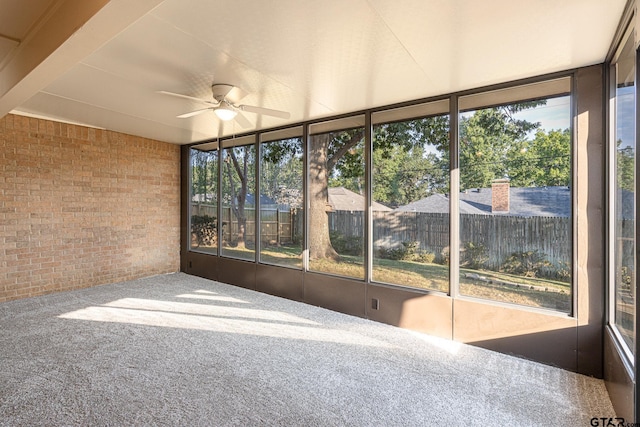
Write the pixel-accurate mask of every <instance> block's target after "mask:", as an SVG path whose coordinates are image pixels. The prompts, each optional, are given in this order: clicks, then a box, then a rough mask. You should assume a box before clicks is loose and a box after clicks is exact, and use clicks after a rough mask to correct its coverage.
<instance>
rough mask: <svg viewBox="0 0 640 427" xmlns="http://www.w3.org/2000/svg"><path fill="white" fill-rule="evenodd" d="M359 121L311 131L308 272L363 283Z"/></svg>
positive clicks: (361, 136) (318, 126) (352, 119)
mask: <svg viewBox="0 0 640 427" xmlns="http://www.w3.org/2000/svg"><path fill="white" fill-rule="evenodd" d="M363 124H364V117H363V116H358V117H350V118H348V119H341V120H334V121H330V122H323V123H318V124H314V125H311V126H310V129H309V133H310V135H311V137H310V143H309V153H308V159H309V160H308V161H309V179H308V194H309V202H308V204H309V217H308V218H309V226H308V229H309V238H308V248H309V269H310V270H313V271H320V272H326V273H332V274H338V275H342V276H347V277H354V278H359V279H363V278H364V256H363V255H364V224H365V215H364V213H365V206H366V204H365V196H364V194H365V188H366V187H365V186H366V185H367V183H366V182H365V179H364V176H365V174H364V134H365V132H364V127H363Z"/></svg>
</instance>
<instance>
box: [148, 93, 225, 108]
mask: <svg viewBox="0 0 640 427" xmlns="http://www.w3.org/2000/svg"><path fill="white" fill-rule="evenodd" d="M158 93H161V94H163V95H169V96H175V97H176V98H182V99H189V100H191V101H196V102H201V103H204V104H211V105H218V103H217V102H212V101H207V100H206V99H201V98H196V97H195V96H189V95H182V94H179V93H173V92H167V91H165V90H159V91H158Z"/></svg>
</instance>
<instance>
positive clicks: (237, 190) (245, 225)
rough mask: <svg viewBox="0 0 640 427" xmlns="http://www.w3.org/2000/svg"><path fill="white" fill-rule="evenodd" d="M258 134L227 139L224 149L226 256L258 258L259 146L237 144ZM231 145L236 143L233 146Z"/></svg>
mask: <svg viewBox="0 0 640 427" xmlns="http://www.w3.org/2000/svg"><path fill="white" fill-rule="evenodd" d="M253 138H254V137H248V138H241V139H234V140H229V141H224V144H223V147H224V146H227V147H226V148H223V150H222V154H221V155H222V171H221V172H222V231H221V238H222V255H224V256H228V257H232V258H240V259H246V260H251V261H254V260H255V242H256V233H255V207H256V180H255V177H256V174H255V171H256V153H255V151H256V149H255V145H236V144H243V143H247V142H250V141H252V140H253ZM229 145H232V146H230V147H229Z"/></svg>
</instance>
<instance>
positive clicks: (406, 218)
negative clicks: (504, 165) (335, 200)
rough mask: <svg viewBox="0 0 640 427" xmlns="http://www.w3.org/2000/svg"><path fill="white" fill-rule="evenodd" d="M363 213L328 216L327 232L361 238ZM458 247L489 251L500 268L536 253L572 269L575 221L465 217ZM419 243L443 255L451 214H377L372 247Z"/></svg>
mask: <svg viewBox="0 0 640 427" xmlns="http://www.w3.org/2000/svg"><path fill="white" fill-rule="evenodd" d="M363 224H364V213H363V212H357V211H356V212H349V211H336V212H331V213H329V227H330V229H331V230H332V231H335V232H338V233H341V234H343V235H344V236H358V237H361V236H362V235H363V230H364V227H363ZM460 236H461V238H460V246H461V247H462V248H464V245H465V244H468V243H469V242H471V243H473V244H474V246H476V247H478V246H482V247H484V248H485V254H484V255H485V256H486V257H487V259H486V261H485V264H486V266H487V267H489V268H493V269H495V268H498V267H499V266H500V265H502V264H503V263H504V261H505V260H506V259H507V258H508V257H509V256H510V255H512V254H513V253H515V252H525V251H538V252H540V253H541V254H544V255H545V257H546V259H547V260H548V261H549V262H551V263H552V264H554V265H562V264H563V263H567V264H570V261H571V220H570V218H562V217H530V218H525V217H518V216H509V215H461V216H460ZM402 242H418V243H419V248H420V249H422V250H425V251H429V252H433V253H434V254H436V255H437V254H441V253H443V251H445V250H447V249H448V247H449V214H442V213H426V212H398V211H393V212H380V211H376V212H373V244H374V248H376V247H387V248H388V247H392V246H394V245H400V244H401V243H402Z"/></svg>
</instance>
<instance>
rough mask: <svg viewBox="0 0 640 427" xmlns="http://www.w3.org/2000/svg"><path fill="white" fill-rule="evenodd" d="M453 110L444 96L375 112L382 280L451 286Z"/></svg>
mask: <svg viewBox="0 0 640 427" xmlns="http://www.w3.org/2000/svg"><path fill="white" fill-rule="evenodd" d="M448 113H449V102H448V100H444V101H439V102H435V103H430V104H419V105H414V106H411V107H405V108H400V109H395V110H388V111H382V112H378V113H374V114H373V117H372V121H373V124H374V126H373V156H372V177H373V188H372V192H373V204H372V215H373V221H372V223H373V271H372V280H374V281H376V282H383V283H390V284H395V285H402V286H410V287H415V288H422V289H432V290H438V291H443V292H448V291H449V252H448V251H449V191H450V188H449V114H448ZM420 115H423V116H426V117H420ZM413 117H419V118H413Z"/></svg>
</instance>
